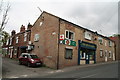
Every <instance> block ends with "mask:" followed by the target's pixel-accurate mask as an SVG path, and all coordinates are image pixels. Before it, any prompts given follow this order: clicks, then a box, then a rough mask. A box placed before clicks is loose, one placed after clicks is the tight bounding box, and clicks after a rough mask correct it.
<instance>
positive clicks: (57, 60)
mask: <svg viewBox="0 0 120 80" xmlns="http://www.w3.org/2000/svg"><path fill="white" fill-rule="evenodd" d="M59 36H60V18H59V26H58V54H57V70H58V69H59V42H60V40H59Z"/></svg>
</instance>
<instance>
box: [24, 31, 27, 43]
mask: <svg viewBox="0 0 120 80" xmlns="http://www.w3.org/2000/svg"><path fill="white" fill-rule="evenodd" d="M25 41H27V33H24V42H25Z"/></svg>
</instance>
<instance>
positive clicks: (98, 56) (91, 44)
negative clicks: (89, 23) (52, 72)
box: [31, 11, 115, 69]
mask: <svg viewBox="0 0 120 80" xmlns="http://www.w3.org/2000/svg"><path fill="white" fill-rule="evenodd" d="M31 44H33V45H34V49H33V50H32V51H31V52H32V53H35V54H37V55H38V56H39V57H41V58H43V61H44V64H45V65H46V66H48V67H51V68H56V69H58V68H63V67H67V66H73V65H82V64H94V63H96V62H97V63H98V62H105V61H113V60H115V44H114V41H112V40H111V39H109V38H107V37H105V36H103V35H100V34H98V33H97V32H93V31H91V30H89V29H86V28H83V27H81V26H79V25H76V24H74V23H71V22H69V21H67V20H64V19H62V18H60V17H57V16H55V15H52V14H50V13H47V12H45V11H44V12H43V13H42V14H41V15H40V17H39V18H38V19H37V20H36V22H35V23H34V24H33V27H32V29H31Z"/></svg>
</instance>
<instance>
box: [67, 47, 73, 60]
mask: <svg viewBox="0 0 120 80" xmlns="http://www.w3.org/2000/svg"><path fill="white" fill-rule="evenodd" d="M72 55H73V49H68V48H65V59H72Z"/></svg>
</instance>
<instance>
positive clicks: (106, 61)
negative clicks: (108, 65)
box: [105, 51, 107, 62]
mask: <svg viewBox="0 0 120 80" xmlns="http://www.w3.org/2000/svg"><path fill="white" fill-rule="evenodd" d="M105 62H107V51H105Z"/></svg>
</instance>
